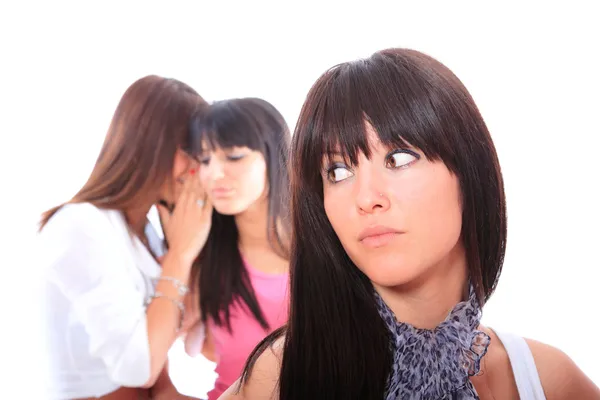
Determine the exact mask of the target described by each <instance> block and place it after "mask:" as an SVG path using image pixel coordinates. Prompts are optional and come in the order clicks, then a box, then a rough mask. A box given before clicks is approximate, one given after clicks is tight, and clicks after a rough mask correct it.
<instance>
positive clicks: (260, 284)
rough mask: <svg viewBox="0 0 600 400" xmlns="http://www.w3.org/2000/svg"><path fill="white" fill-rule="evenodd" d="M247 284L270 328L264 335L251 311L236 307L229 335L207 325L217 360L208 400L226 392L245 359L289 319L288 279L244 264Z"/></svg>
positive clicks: (214, 326) (209, 323) (232, 315)
mask: <svg viewBox="0 0 600 400" xmlns="http://www.w3.org/2000/svg"><path fill="white" fill-rule="evenodd" d="M246 270H247V271H248V275H249V276H250V282H251V283H252V287H253V288H254V293H255V295H256V299H257V300H258V304H259V305H260V308H261V310H262V312H263V315H264V316H265V319H266V321H267V323H268V324H269V331H268V332H266V331H265V330H264V329H263V328H262V327H261V326H260V324H259V323H258V321H256V319H255V318H254V316H253V315H252V313H251V312H250V311H248V310H247V308H246V307H245V303H244V306H240V305H239V304H238V303H235V304H233V305H231V306H230V315H231V331H232V332H233V334H230V333H229V332H228V330H227V327H226V326H217V325H215V324H214V323H213V322H212V320H210V319H209V321H208V328H209V329H210V333H211V334H212V337H213V340H214V344H215V352H216V354H217V356H218V358H219V359H218V362H217V368H216V369H215V372H216V373H217V375H218V377H217V381H216V382H215V388H214V389H213V390H212V391H210V392H209V393H208V400H216V399H218V398H219V396H220V395H221V394H222V393H223V392H224V391H225V390H227V388H229V386H231V385H232V384H233V382H235V381H236V380H237V379H238V378H239V377H240V375H241V373H242V369H243V368H244V364H245V362H246V359H247V358H248V356H249V355H250V353H251V352H252V350H253V349H254V347H255V346H256V345H257V344H258V342H260V341H261V340H262V339H264V337H265V336H267V334H269V333H270V332H272V331H273V330H275V329H277V328H279V327H281V326H282V325H283V324H285V323H286V322H287V318H288V298H289V297H288V296H289V290H288V277H289V275H288V274H287V273H284V274H277V275H275V274H267V273H265V272H261V271H258V270H256V269H254V268H252V267H251V266H250V265H248V264H246Z"/></svg>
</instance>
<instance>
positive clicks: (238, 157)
mask: <svg viewBox="0 0 600 400" xmlns="http://www.w3.org/2000/svg"><path fill="white" fill-rule="evenodd" d="M245 156H246V155H245V154H241V155H236V156H227V161H232V162H235V161H239V160H241V159H242V158H244V157H245ZM199 161H200V163H201V164H203V165H207V164H208V163H209V162H210V157H204V158H200V160H199Z"/></svg>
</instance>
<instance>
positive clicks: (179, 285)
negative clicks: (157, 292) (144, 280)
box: [155, 276, 190, 296]
mask: <svg viewBox="0 0 600 400" xmlns="http://www.w3.org/2000/svg"><path fill="white" fill-rule="evenodd" d="M155 280H156V281H167V282H171V283H172V284H173V286H175V288H176V289H177V293H178V294H179V295H180V296H185V295H186V294H188V293H189V291H190V288H188V287H187V285H185V284H184V283H183V282H181V281H180V280H179V279H177V278H173V277H171V276H159V277H158V278H156V279H155Z"/></svg>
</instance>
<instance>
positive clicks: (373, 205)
mask: <svg viewBox="0 0 600 400" xmlns="http://www.w3.org/2000/svg"><path fill="white" fill-rule="evenodd" d="M378 175H379V174H378V172H377V171H364V172H359V173H358V175H357V176H356V180H355V182H356V187H357V193H356V197H355V198H356V206H357V208H358V212H359V213H361V214H373V213H378V212H385V211H387V210H388V209H389V208H390V199H389V196H388V194H387V191H386V187H385V184H384V182H383V181H382V179H381V178H380V176H378Z"/></svg>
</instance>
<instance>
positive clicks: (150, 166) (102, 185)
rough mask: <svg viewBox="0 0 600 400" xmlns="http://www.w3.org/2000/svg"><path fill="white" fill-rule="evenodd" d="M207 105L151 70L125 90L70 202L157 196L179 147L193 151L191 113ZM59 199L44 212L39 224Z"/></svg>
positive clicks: (122, 205)
mask: <svg viewBox="0 0 600 400" xmlns="http://www.w3.org/2000/svg"><path fill="white" fill-rule="evenodd" d="M205 106H207V103H206V101H205V100H204V99H203V98H202V97H201V96H200V95H199V94H198V93H197V92H196V91H195V90H194V89H192V88H191V87H190V86H188V85H186V84H185V83H183V82H180V81H178V80H175V79H169V78H163V77H160V76H155V75H149V76H146V77H144V78H141V79H139V80H137V81H136V82H134V83H133V84H132V85H131V86H129V88H128V89H127V90H126V91H125V93H124V94H123V97H122V98H121V101H120V102H119V105H118V106H117V109H116V110H115V113H114V115H113V118H112V121H111V124H110V127H109V128H108V133H107V134H106V138H105V140H104V144H103V145H102V149H101V151H100V155H99V156H98V159H97V160H96V164H95V166H94V169H93V171H92V173H91V175H90V177H89V178H88V180H87V182H86V183H85V184H84V185H83V187H82V188H81V189H80V190H79V192H77V194H76V195H75V196H74V197H73V198H72V199H71V200H70V201H68V203H83V202H89V203H91V204H93V205H95V206H96V207H98V208H103V209H115V210H123V211H124V210H127V209H130V208H134V207H139V206H143V205H145V204H146V203H149V202H152V201H154V200H155V198H156V197H158V192H159V190H160V187H161V185H162V184H163V183H164V182H165V180H166V179H168V177H169V175H170V174H171V171H172V168H173V163H174V160H175V154H176V152H177V149H182V150H184V151H186V152H187V153H189V154H191V155H195V154H197V152H198V151H199V149H194V148H192V141H191V139H190V135H189V124H190V119H191V117H192V115H193V114H194V113H196V112H197V111H198V110H201V109H203V108H204V107H205ZM62 206H63V204H61V205H59V206H57V207H54V208H51V209H50V210H48V211H46V212H45V213H44V214H43V215H42V219H41V223H40V230H41V229H43V227H44V226H45V225H46V223H47V222H48V221H49V220H50V218H52V216H53V215H54V214H55V213H56V212H57V211H58V210H59V209H60V208H61V207H62Z"/></svg>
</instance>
